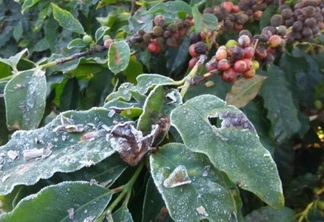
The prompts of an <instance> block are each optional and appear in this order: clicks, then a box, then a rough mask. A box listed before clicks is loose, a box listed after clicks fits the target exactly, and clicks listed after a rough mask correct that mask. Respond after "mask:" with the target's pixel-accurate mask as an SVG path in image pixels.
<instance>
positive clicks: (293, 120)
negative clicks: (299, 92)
mask: <svg viewBox="0 0 324 222" xmlns="http://www.w3.org/2000/svg"><path fill="white" fill-rule="evenodd" d="M268 75H269V78H267V79H266V80H265V81H264V83H263V86H262V88H261V91H260V93H261V96H262V97H263V99H264V107H265V108H266V109H267V110H268V114H267V117H268V119H269V120H270V121H271V134H272V137H273V138H274V139H275V140H277V141H278V142H283V141H285V140H287V139H289V138H290V137H291V136H292V135H294V134H295V133H297V132H298V131H299V129H300V128H301V124H300V122H299V119H298V111H297V108H296V107H295V104H294V102H293V96H292V94H291V91H290V89H289V88H288V87H287V82H286V80H285V78H284V73H283V72H282V70H281V69H280V68H279V67H277V66H274V65H271V66H269V69H268Z"/></svg>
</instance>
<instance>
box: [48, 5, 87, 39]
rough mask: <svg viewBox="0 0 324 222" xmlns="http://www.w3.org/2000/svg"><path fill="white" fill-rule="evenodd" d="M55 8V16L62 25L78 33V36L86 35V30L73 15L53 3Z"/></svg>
mask: <svg viewBox="0 0 324 222" xmlns="http://www.w3.org/2000/svg"><path fill="white" fill-rule="evenodd" d="M51 4H52V7H53V16H54V18H55V20H56V21H58V22H59V23H60V25H61V26H62V27H63V28H65V29H66V30H69V31H71V32H76V33H78V34H84V29H83V27H82V25H81V23H80V22H79V21H78V20H77V19H75V18H74V17H73V15H72V14H71V13H70V12H69V11H67V10H64V9H62V8H60V7H59V6H57V5H56V4H54V3H51Z"/></svg>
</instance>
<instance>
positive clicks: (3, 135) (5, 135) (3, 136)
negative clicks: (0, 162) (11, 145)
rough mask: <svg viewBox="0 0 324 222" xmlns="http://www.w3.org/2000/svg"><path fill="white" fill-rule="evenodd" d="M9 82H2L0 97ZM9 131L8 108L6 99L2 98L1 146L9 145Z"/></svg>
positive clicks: (0, 98)
mask: <svg viewBox="0 0 324 222" xmlns="http://www.w3.org/2000/svg"><path fill="white" fill-rule="evenodd" d="M6 84H7V82H0V95H1V94H3V91H4V88H5V86H6ZM8 139H9V131H8V129H7V120H6V107H5V102H4V98H3V97H1V96H0V146H1V145H3V144H5V143H7V141H8Z"/></svg>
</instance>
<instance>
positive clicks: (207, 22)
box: [192, 5, 218, 33]
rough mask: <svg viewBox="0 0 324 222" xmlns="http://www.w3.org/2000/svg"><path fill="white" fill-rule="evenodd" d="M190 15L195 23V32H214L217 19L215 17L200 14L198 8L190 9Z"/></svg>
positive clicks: (208, 14)
mask: <svg viewBox="0 0 324 222" xmlns="http://www.w3.org/2000/svg"><path fill="white" fill-rule="evenodd" d="M192 15H193V19H194V23H195V32H196V33H199V32H201V31H214V30H215V29H216V27H217V24H218V19H217V17H216V16H215V15H213V14H210V13H204V14H201V13H200V12H199V9H198V6H197V5H195V6H193V7H192Z"/></svg>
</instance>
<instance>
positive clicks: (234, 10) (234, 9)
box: [231, 5, 241, 13]
mask: <svg viewBox="0 0 324 222" xmlns="http://www.w3.org/2000/svg"><path fill="white" fill-rule="evenodd" d="M240 10H241V9H240V6H238V5H233V7H232V11H231V12H232V13H237V12H239V11H240Z"/></svg>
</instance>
